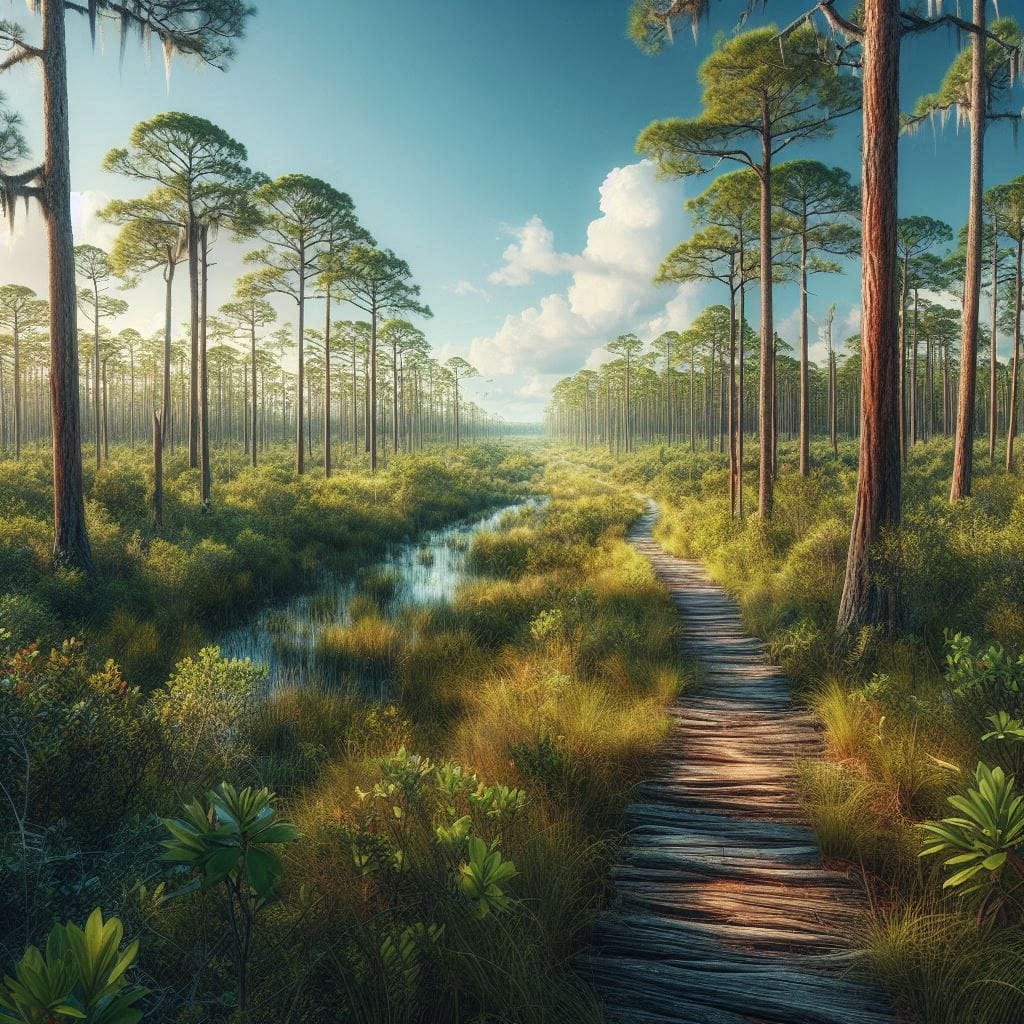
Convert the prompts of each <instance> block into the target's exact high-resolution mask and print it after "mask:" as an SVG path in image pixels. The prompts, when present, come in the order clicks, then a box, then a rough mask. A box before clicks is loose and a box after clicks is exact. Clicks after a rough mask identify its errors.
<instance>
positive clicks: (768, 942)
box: [588, 506, 894, 1024]
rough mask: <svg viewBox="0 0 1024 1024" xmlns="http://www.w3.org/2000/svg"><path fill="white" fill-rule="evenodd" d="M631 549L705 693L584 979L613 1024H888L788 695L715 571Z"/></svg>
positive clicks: (647, 798) (629, 855)
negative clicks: (823, 838)
mask: <svg viewBox="0 0 1024 1024" xmlns="http://www.w3.org/2000/svg"><path fill="white" fill-rule="evenodd" d="M656 518H657V513H656V510H655V509H654V508H653V506H652V508H651V510H650V511H649V512H648V513H647V515H645V516H644V517H643V518H642V519H641V520H640V521H639V522H638V523H637V525H636V527H635V528H634V530H633V533H632V535H631V539H632V542H633V544H634V545H635V546H636V547H637V549H638V550H639V551H641V552H642V553H643V554H644V555H645V556H646V557H647V558H648V559H650V561H651V563H652V564H653V566H654V569H655V571H656V573H657V575H658V578H659V579H660V580H661V581H662V583H664V584H665V586H666V587H667V588H668V590H669V592H670V593H671V595H672V599H673V601H674V602H675V604H676V607H677V608H678V609H679V611H680V615H681V618H682V622H683V645H684V648H685V650H686V653H687V654H688V655H689V656H690V657H692V658H693V659H694V660H695V661H696V662H697V663H698V665H699V667H700V678H701V683H700V685H699V686H698V687H697V690H696V692H695V693H693V694H688V695H686V696H685V697H683V698H682V699H681V700H680V701H679V702H678V704H676V706H675V707H674V708H673V710H672V719H673V723H672V730H671V734H670V738H669V741H668V742H667V743H666V752H667V753H666V756H665V757H664V759H663V760H662V761H661V762H660V764H659V765H658V768H657V770H656V772H655V774H654V775H653V776H652V778H651V779H650V780H649V781H648V782H646V783H644V784H643V785H642V786H640V787H639V789H638V790H637V792H636V795H635V801H636V802H635V803H633V804H632V805H631V806H630V808H629V811H628V814H629V825H630V827H631V829H632V832H631V835H630V840H629V843H628V845H627V846H626V847H625V848H624V849H623V850H622V851H621V854H620V863H619V864H618V865H617V866H616V867H615V868H614V869H613V876H612V877H613V882H614V886H615V889H616V893H617V898H616V900H615V901H614V903H613V905H612V907H611V908H610V909H609V910H608V911H607V912H606V913H605V914H604V915H603V917H602V919H601V921H600V923H599V926H598V931H597V937H596V942H595V947H596V950H597V952H596V953H595V955H594V956H592V957H591V959H590V960H589V962H588V973H589V974H590V976H591V978H592V979H593V981H594V982H595V984H596V986H597V988H598V990H599V992H600V993H601V996H602V998H603V1000H604V1003H605V1007H606V1013H607V1018H608V1020H609V1021H610V1022H614V1024H668V1022H672V1024H752V1022H756V1024H889V1022H891V1021H893V1020H894V1018H893V1017H892V1015H891V1014H890V1013H889V1011H888V1008H887V1004H886V1002H885V1000H884V999H883V997H882V996H880V995H879V994H878V993H877V992H875V991H873V990H872V989H871V988H869V987H867V986H865V985H863V984H861V983H859V982H858V981H856V980H854V979H852V978H851V977H849V976H848V973H849V972H848V968H849V966H850V962H851V951H850V945H849V943H850V934H851V931H852V929H853V927H854V926H855V923H856V919H857V916H858V914H859V913H860V911H861V910H862V909H863V904H862V902H861V899H860V894H859V893H858V891H857V890H856V888H855V887H854V886H853V885H851V884H850V883H849V882H848V881H847V880H846V879H845V878H844V877H843V876H842V875H840V874H838V873H836V872H833V871H828V870H825V868H823V867H822V864H821V860H820V857H819V853H818V849H817V846H816V845H815V841H814V836H813V834H812V833H811V831H810V829H808V828H807V827H806V826H804V825H803V824H802V823H801V821H800V811H799V808H798V806H797V803H796V800H795V797H794V793H793V763H794V760H795V759H796V758H799V757H804V756H808V755H813V754H814V753H816V752H817V751H818V750H819V738H818V735H817V733H816V731H815V728H814V724H813V722H812V720H811V718H810V717H809V716H808V715H806V714H804V713H802V712H800V711H796V710H794V709H793V707H792V705H791V704H790V699H789V683H788V681H787V679H786V678H785V676H783V675H782V674H781V672H780V671H779V670H778V669H777V668H774V667H773V666H771V665H769V664H768V663H767V659H766V656H765V651H764V647H763V646H762V644H761V643H760V642H758V641H756V640H754V639H752V638H751V637H749V636H748V635H747V634H746V633H745V632H744V630H743V626H742V623H741V621H740V615H739V610H738V609H737V607H736V604H735V603H734V602H733V600H732V599H731V598H730V597H729V596H728V595H727V594H726V593H725V592H724V591H723V590H722V588H721V587H719V586H718V585H717V584H715V583H712V582H711V581H710V580H709V578H708V576H707V574H706V573H705V571H704V569H703V567H702V566H701V565H700V564H699V563H697V562H688V561H684V560H682V559H679V558H675V557H673V556H672V555H669V554H667V553H666V552H665V551H664V550H662V548H661V547H660V546H659V545H658V544H657V543H656V542H655V541H654V540H653V538H652V529H653V526H654V522H655V519H656Z"/></svg>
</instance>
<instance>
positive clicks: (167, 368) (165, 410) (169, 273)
mask: <svg viewBox="0 0 1024 1024" xmlns="http://www.w3.org/2000/svg"><path fill="white" fill-rule="evenodd" d="M174 268H175V260H174V250H173V249H172V247H171V246H168V247H167V266H166V267H165V268H164V282H165V284H166V291H165V295H164V378H163V394H162V396H161V400H160V410H161V411H160V429H161V430H162V431H163V432H164V439H165V440H166V438H167V431H168V429H169V428H170V423H171V334H172V331H173V326H172V323H171V312H172V300H173V298H174Z"/></svg>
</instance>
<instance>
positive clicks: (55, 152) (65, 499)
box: [41, 0, 93, 572]
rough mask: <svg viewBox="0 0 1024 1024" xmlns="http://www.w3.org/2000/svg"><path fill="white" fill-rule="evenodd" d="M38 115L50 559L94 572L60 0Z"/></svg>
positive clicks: (50, 27) (50, 3)
mask: <svg viewBox="0 0 1024 1024" xmlns="http://www.w3.org/2000/svg"><path fill="white" fill-rule="evenodd" d="M41 13H42V48H43V111H44V130H45V136H46V142H45V156H44V165H43V166H44V171H43V182H42V187H43V209H44V212H45V214H46V230H47V245H48V250H49V253H48V255H49V265H50V274H49V277H50V280H49V297H50V408H51V411H52V417H53V534H54V536H53V555H54V560H55V561H57V562H59V563H63V564H66V565H72V566H75V567H78V568H81V569H84V570H86V571H87V572H92V571H93V561H92V551H91V549H90V546H89V536H88V533H87V531H86V525H85V500H84V495H83V482H82V444H81V419H80V411H79V398H78V321H77V309H76V289H75V252H74V248H75V242H74V236H73V233H72V228H71V154H70V142H69V123H68V79H67V51H66V40H65V14H66V11H65V7H64V3H63V0H42V8H41Z"/></svg>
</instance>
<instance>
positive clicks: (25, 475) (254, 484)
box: [0, 445, 538, 685]
mask: <svg viewBox="0 0 1024 1024" xmlns="http://www.w3.org/2000/svg"><path fill="white" fill-rule="evenodd" d="M292 458H293V456H292V453H291V452H290V451H289V450H286V449H284V448H282V449H279V450H274V451H271V452H268V453H264V454H262V455H261V461H260V465H259V466H258V467H256V468H251V467H249V466H247V465H246V464H245V463H244V462H243V461H242V460H241V459H236V460H235V461H234V462H233V463H225V464H224V465H223V466H218V472H217V474H216V480H217V483H216V485H215V487H214V491H213V501H212V509H211V510H210V511H207V512H204V511H202V510H201V509H200V507H199V502H198V500H197V493H198V470H194V469H192V470H190V469H188V467H187V465H186V463H185V462H184V460H183V459H182V458H181V457H177V458H174V459H171V460H169V463H168V465H167V466H166V468H165V482H164V527H163V528H162V529H160V530H156V529H155V528H154V527H153V523H152V515H151V510H150V506H151V492H152V475H151V471H150V467H149V464H148V461H147V457H146V456H145V455H144V454H143V453H141V452H132V451H130V450H128V449H127V448H120V449H115V450H114V452H113V453H112V458H111V460H110V462H109V463H108V464H107V465H104V466H103V467H102V468H101V469H95V468H94V467H89V468H88V469H87V477H86V488H87V501H86V507H87V516H88V522H89V533H90V537H91V540H92V545H93V554H94V557H95V561H96V567H97V576H96V578H95V579H93V580H90V579H88V578H87V577H86V576H84V575H83V574H82V573H80V572H77V571H73V570H66V569H55V568H54V567H53V565H52V563H51V557H50V549H51V544H52V525H51V523H52V519H51V516H52V508H51V504H52V499H51V497H50V493H51V492H50V467H49V462H48V460H47V459H46V458H44V457H43V456H39V455H35V456H31V457H27V458H24V459H22V460H21V461H19V462H15V461H13V460H4V461H0V581H2V582H0V631H6V633H7V634H9V638H8V639H7V640H5V641H4V650H5V651H7V652H8V653H9V652H10V651H13V650H17V649H18V648H19V647H23V646H25V645H26V644H28V643H31V642H34V641H40V643H41V645H42V646H43V647H47V646H50V645H53V644H58V643H60V642H61V641H62V640H63V638H65V637H67V636H70V635H76V636H79V637H84V638H86V639H87V641H88V644H89V648H90V650H91V651H92V653H93V654H94V655H95V656H96V657H97V658H98V659H100V660H102V659H104V658H106V657H112V658H114V659H116V661H117V662H118V664H119V666H120V667H121V668H122V670H123V671H124V672H125V673H126V675H127V676H128V677H129V678H130V679H131V680H132V681H134V682H140V683H143V684H146V685H151V684H155V683H158V682H160V681H162V680H163V679H165V678H166V677H167V674H168V672H169V671H170V669H171V667H172V666H173V665H174V663H175V662H176V661H177V660H179V659H180V658H181V657H184V656H185V655H188V654H192V653H194V652H195V651H196V650H198V649H199V647H201V646H202V644H203V643H204V642H206V641H208V639H209V638H210V637H211V636H212V635H214V634H215V633H216V631H217V630H218V629H219V628H222V627H223V626H225V625H226V624H228V623H230V622H231V621H234V620H237V618H238V617H239V616H243V615H246V614H248V613H250V612H251V611H252V610H253V609H254V608H256V607H259V606H260V605H263V604H267V603H269V602H271V601H274V600H278V599H280V598H281V597H282V596H283V595H285V594H287V593H288V592H289V591H292V590H295V589H298V588H301V587H303V586H304V585H305V584H306V583H307V581H308V579H309V574H310V572H311V571H313V570H314V569H316V568H317V567H321V566H325V567H332V568H335V569H338V570H342V571H346V570H347V571H354V570H355V569H356V568H357V567H358V566H360V565H365V564H367V563H369V562H372V561H373V560H374V559H375V558H377V557H378V556H379V555H380V554H381V552H382V551H383V549H384V548H385V546H386V545H387V544H388V543H389V542H392V541H395V540H400V539H402V538H404V537H408V536H410V535H414V534H415V533H416V532H418V531H419V530H422V529H426V528H428V527H433V526H438V525H440V524H442V523H446V522H451V521H453V520H456V519H459V518H461V517H464V516H467V515H470V514H471V513H474V512H477V511H479V510H481V509H483V508H487V507H489V506H493V505H496V504H500V503H501V502H505V501H510V500H512V499H513V498H515V497H516V496H518V495H519V494H521V493H522V490H523V486H524V485H525V483H526V482H527V481H528V480H529V479H530V477H531V476H532V475H533V474H534V473H535V472H536V471H537V469H538V466H537V464H536V462H535V461H533V460H532V459H531V458H530V457H529V456H526V455H524V454H523V453H522V452H518V453H516V452H513V451H512V450H511V449H509V448H506V447H502V446H498V445H494V446H481V447H474V448H467V449H463V450H461V451H455V450H454V449H452V450H450V451H449V450H438V451H435V452H430V453H418V454H415V455H410V456H404V457H400V458H395V459H392V460H391V462H390V464H389V466H388V467H387V468H386V469H384V470H382V471H381V472H379V473H378V474H376V475H375V476H371V475H370V474H369V473H368V472H367V471H366V470H365V469H364V468H363V467H362V466H361V465H358V464H355V463H353V464H351V465H346V464H344V463H343V464H342V465H340V466H339V467H338V468H337V470H336V472H335V473H334V475H332V477H331V478H330V479H327V480H325V479H324V478H323V475H322V473H321V474H318V473H316V472H312V473H309V474H306V475H304V476H301V477H300V476H296V475H295V473H294V470H293V468H292Z"/></svg>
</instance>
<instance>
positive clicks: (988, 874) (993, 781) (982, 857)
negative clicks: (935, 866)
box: [919, 764, 1024, 922]
mask: <svg viewBox="0 0 1024 1024" xmlns="http://www.w3.org/2000/svg"><path fill="white" fill-rule="evenodd" d="M974 778H975V782H976V786H974V787H971V788H969V789H968V790H967V792H966V794H964V795H962V796H960V795H957V796H951V797H949V803H950V804H951V805H952V806H953V807H954V808H955V809H956V810H957V811H959V812H960V814H959V815H957V816H953V817H948V818H943V819H942V820H941V821H926V822H923V823H922V824H921V825H920V826H919V827H920V828H921V830H922V831H923V832H924V833H925V841H924V849H923V850H922V851H921V856H922V857H928V856H932V855H936V854H940V855H941V854H951V856H947V857H946V860H945V861H944V862H943V866H944V867H945V868H946V869H947V870H950V871H952V874H950V876H949V877H948V878H947V879H946V880H945V882H944V883H943V888H945V889H956V890H958V891H959V892H961V893H964V894H970V893H980V894H981V904H980V906H979V908H978V920H979V922H980V921H982V920H984V919H985V918H986V917H988V916H995V915H997V914H999V913H1000V912H1001V911H1002V910H1003V909H1004V908H1006V907H1007V906H1008V905H1015V906H1016V907H1017V908H1018V909H1020V907H1021V903H1020V893H1021V890H1022V888H1024V858H1022V853H1024V794H1021V793H1020V792H1019V791H1018V790H1017V788H1016V785H1015V780H1014V778H1013V777H1012V776H1009V777H1007V775H1006V773H1005V772H1004V771H1003V770H1002V768H989V767H988V766H987V765H985V764H979V765H978V767H977V769H976V770H975V775H974Z"/></svg>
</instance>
